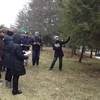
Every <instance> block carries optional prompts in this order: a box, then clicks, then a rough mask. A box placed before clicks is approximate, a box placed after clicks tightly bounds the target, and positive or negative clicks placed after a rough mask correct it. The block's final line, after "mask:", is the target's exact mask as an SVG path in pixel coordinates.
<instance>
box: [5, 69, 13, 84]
mask: <svg viewBox="0 0 100 100" xmlns="http://www.w3.org/2000/svg"><path fill="white" fill-rule="evenodd" d="M11 79H12V75H11V69H10V68H7V71H6V74H5V80H7V81H8V82H11Z"/></svg>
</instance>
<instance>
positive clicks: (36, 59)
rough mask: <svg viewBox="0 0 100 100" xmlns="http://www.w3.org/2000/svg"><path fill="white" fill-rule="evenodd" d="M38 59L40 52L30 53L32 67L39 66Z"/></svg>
mask: <svg viewBox="0 0 100 100" xmlns="http://www.w3.org/2000/svg"><path fill="white" fill-rule="evenodd" d="M39 57H40V50H33V51H32V64H33V65H35V64H36V65H38V64H39Z"/></svg>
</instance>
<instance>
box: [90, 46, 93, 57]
mask: <svg viewBox="0 0 100 100" xmlns="http://www.w3.org/2000/svg"><path fill="white" fill-rule="evenodd" d="M92 52H93V49H92V48H91V52H90V58H92Z"/></svg>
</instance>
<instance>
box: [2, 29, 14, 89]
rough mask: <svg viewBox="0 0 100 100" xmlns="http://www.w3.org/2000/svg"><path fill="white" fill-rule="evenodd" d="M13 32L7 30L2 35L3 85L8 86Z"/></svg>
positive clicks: (9, 83) (10, 78)
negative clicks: (5, 33) (4, 71)
mask: <svg viewBox="0 0 100 100" xmlns="http://www.w3.org/2000/svg"><path fill="white" fill-rule="evenodd" d="M13 34H14V33H13V32H12V31H9V30H8V31H7V35H5V37H4V57H3V66H5V68H6V73H5V86H6V87H8V88H11V87H12V84H11V80H12V75H11V59H10V58H11V46H12V44H13V40H12V35H13Z"/></svg>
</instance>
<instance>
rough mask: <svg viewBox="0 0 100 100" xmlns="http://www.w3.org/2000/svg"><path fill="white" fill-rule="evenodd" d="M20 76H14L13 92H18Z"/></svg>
mask: <svg viewBox="0 0 100 100" xmlns="http://www.w3.org/2000/svg"><path fill="white" fill-rule="evenodd" d="M18 80H19V76H13V91H15V92H16V91H18Z"/></svg>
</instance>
